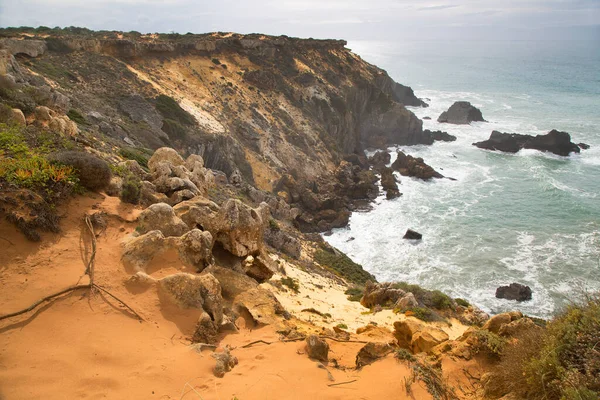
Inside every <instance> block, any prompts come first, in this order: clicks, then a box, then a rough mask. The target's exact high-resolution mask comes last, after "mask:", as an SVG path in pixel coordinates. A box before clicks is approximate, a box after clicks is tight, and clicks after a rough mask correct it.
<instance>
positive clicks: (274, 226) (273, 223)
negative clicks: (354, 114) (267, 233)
mask: <svg viewBox="0 0 600 400" xmlns="http://www.w3.org/2000/svg"><path fill="white" fill-rule="evenodd" d="M269 228H271V230H272V231H275V232H277V231H279V230H281V228H280V227H279V223H278V222H277V220H276V219H275V218H271V219H269Z"/></svg>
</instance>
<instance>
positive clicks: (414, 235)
mask: <svg viewBox="0 0 600 400" xmlns="http://www.w3.org/2000/svg"><path fill="white" fill-rule="evenodd" d="M422 238H423V235H421V234H420V233H419V232H417V231H413V230H412V229H407V230H406V233H405V234H404V236H403V237H402V239H411V240H421V239H422Z"/></svg>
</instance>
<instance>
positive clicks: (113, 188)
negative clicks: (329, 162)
mask: <svg viewBox="0 0 600 400" xmlns="http://www.w3.org/2000/svg"><path fill="white" fill-rule="evenodd" d="M122 188H123V178H121V177H120V176H113V177H112V178H110V182H109V183H108V186H107V187H106V189H104V192H105V193H106V194H107V195H109V196H111V197H119V195H120V194H121V189H122Z"/></svg>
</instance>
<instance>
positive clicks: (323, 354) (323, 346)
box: [306, 335, 329, 362]
mask: <svg viewBox="0 0 600 400" xmlns="http://www.w3.org/2000/svg"><path fill="white" fill-rule="evenodd" d="M306 353H307V354H308V356H309V357H310V358H313V359H315V360H319V361H323V362H326V361H327V358H328V355H329V345H328V344H327V342H326V341H325V340H323V339H321V338H319V337H318V336H317V335H310V336H308V337H307V338H306Z"/></svg>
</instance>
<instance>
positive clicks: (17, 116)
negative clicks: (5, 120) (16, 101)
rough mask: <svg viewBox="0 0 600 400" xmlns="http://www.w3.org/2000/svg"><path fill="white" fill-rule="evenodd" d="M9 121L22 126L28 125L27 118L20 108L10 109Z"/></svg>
mask: <svg viewBox="0 0 600 400" xmlns="http://www.w3.org/2000/svg"><path fill="white" fill-rule="evenodd" d="M9 122H12V123H15V124H17V125H20V126H25V125H27V120H26V119H25V115H24V114H23V111H21V110H19V109H18V108H13V109H12V110H10V117H9Z"/></svg>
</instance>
